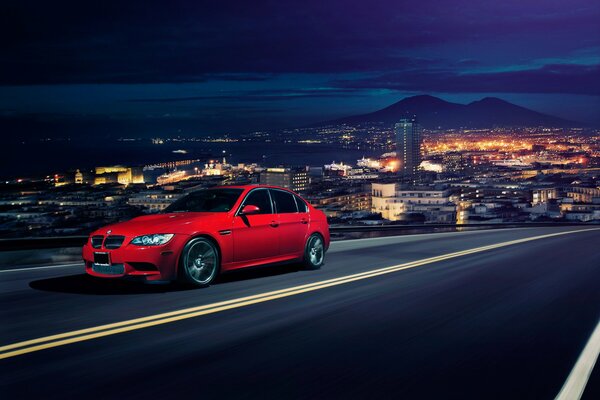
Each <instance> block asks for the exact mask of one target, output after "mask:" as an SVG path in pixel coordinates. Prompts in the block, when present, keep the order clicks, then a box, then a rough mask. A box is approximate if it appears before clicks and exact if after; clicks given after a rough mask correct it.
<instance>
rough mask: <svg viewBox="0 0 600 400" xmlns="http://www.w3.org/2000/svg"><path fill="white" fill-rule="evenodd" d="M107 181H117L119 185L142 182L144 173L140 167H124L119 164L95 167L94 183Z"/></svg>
mask: <svg viewBox="0 0 600 400" xmlns="http://www.w3.org/2000/svg"><path fill="white" fill-rule="evenodd" d="M107 183H119V184H121V185H130V184H135V183H144V174H143V171H142V168H140V167H124V166H121V165H115V166H111V167H96V176H95V177H94V185H103V184H107Z"/></svg>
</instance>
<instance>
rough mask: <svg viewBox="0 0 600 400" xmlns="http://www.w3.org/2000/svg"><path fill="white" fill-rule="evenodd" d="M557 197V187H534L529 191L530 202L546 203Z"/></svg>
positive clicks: (534, 203)
mask: <svg viewBox="0 0 600 400" xmlns="http://www.w3.org/2000/svg"><path fill="white" fill-rule="evenodd" d="M553 199H558V189H556V188H555V187H551V188H536V189H533V190H532V191H531V204H532V205H536V204H539V203H547V202H548V201H549V200H553Z"/></svg>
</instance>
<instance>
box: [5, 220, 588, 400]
mask: <svg viewBox="0 0 600 400" xmlns="http://www.w3.org/2000/svg"><path fill="white" fill-rule="evenodd" d="M584 229H585V228H574V227H557V228H522V229H506V230H490V231H472V232H458V233H439V234H425V235H413V236H400V237H385V238H376V239H364V240H353V241H342V242H335V243H333V244H332V247H331V249H330V251H329V252H328V254H327V259H326V265H325V266H324V267H323V268H322V269H321V270H319V271H303V270H299V269H298V268H297V267H293V266H279V267H266V268H260V269H255V270H251V271H243V272H237V273H231V274H227V275H224V276H222V277H221V278H220V279H219V282H218V283H217V284H215V285H213V286H211V287H209V288H206V289H187V288H179V287H177V286H171V285H167V286H164V285H161V286H149V285H139V284H132V283H127V282H121V281H98V280H94V279H92V278H89V277H87V276H85V275H83V274H82V266H79V265H76V266H68V265H67V266H59V267H56V268H54V267H53V268H38V269H24V270H15V271H0V304H1V309H0V347H1V349H0V350H1V351H0V357H2V355H3V354H4V355H5V358H4V359H0V393H2V398H4V399H13V398H14V399H16V398H30V397H31V398H33V397H34V396H35V397H38V398H44V399H48V398H61V399H64V398H84V397H85V398H148V396H152V397H153V398H154V397H161V396H170V397H184V396H185V397H189V396H192V397H193V398H206V399H212V398H220V399H224V398H236V399H246V398H248V399H252V398H285V399H296V398H311V399H312V398H344V399H347V398H403V399H429V398H432V399H440V398H444V399H507V398H511V399H534V398H535V399H552V398H554V397H555V396H556V395H557V394H558V393H559V391H560V390H561V387H563V385H564V384H565V382H566V381H567V378H568V377H569V374H570V373H571V372H572V371H573V367H574V365H575V364H576V362H577V361H578V359H580V360H581V359H582V358H583V354H584V353H585V354H586V355H587V356H588V357H589V356H590V354H591V355H592V356H593V355H594V354H593V353H594V352H595V355H596V356H597V349H592V350H591V352H592V353H590V343H592V342H594V340H590V336H591V335H592V332H594V330H595V329H596V327H597V324H598V321H599V320H600V252H599V251H598V246H599V244H600V230H588V231H584ZM574 231H577V232H574ZM565 232H574V233H568V234H561V235H555V234H558V233H565ZM549 235H555V236H549ZM540 236H543V237H540ZM527 238H536V239H535V240H528V241H521V239H527ZM493 245H496V246H495V247H494V246H493ZM485 246H492V247H491V248H485ZM469 249H476V250H473V251H471V252H469V251H467V250H469ZM461 252H462V253H461ZM434 257H437V258H434ZM423 260H424V261H423ZM385 267H393V268H391V269H387V270H385V269H383V268H385ZM373 271H375V272H373ZM361 273H363V274H362V275H360V274H361ZM348 277H349V278H348ZM336 279H337V280H336ZM265 293H268V294H265ZM240 299H241V300H240ZM228 301H229V302H228ZM179 310H182V311H179ZM161 313H168V314H166V315H159V316H157V315H158V314H161ZM144 317H148V318H145V319H143V320H141V321H132V319H136V318H144ZM122 321H127V322H123V323H122V324H117V325H115V326H109V327H101V328H98V327H99V326H102V325H105V324H112V323H118V322H122ZM85 328H90V329H89V330H88V331H84V332H77V333H71V332H73V331H77V330H81V329H85ZM60 334H64V335H63V336H59V337H57V338H49V339H43V340H40V341H39V342H35V341H34V342H32V343H23V342H24V341H29V340H32V339H37V338H44V337H47V336H49V335H60ZM13 343H21V344H20V345H16V346H14V347H12V348H10V346H9V348H6V346H7V345H11V344H13ZM586 344H587V345H588V346H586ZM592 344H593V343H592ZM36 346H37V347H36ZM23 349H24V350H25V351H22V352H19V351H20V350H23ZM584 349H585V350H584ZM7 354H8V355H7ZM592 358H593V357H592ZM584 361H585V360H584ZM584 364H585V363H584ZM588 364H589V363H588ZM599 368H600V367H596V368H595V370H594V371H593V372H591V376H590V379H589V381H588V382H587V386H583V387H585V392H584V394H583V398H584V399H598V398H600V372H599ZM590 369H591V368H588V370H590ZM588 373H589V371H588ZM575 375H577V374H575ZM574 382H575V381H574ZM576 384H577V382H576ZM584 385H585V380H584ZM583 387H582V388H581V390H583ZM571 396H572V395H569V396H568V397H567V398H569V397H571Z"/></svg>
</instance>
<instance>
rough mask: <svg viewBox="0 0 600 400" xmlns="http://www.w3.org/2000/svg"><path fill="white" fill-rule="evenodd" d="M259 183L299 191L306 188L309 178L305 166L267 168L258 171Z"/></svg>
mask: <svg viewBox="0 0 600 400" xmlns="http://www.w3.org/2000/svg"><path fill="white" fill-rule="evenodd" d="M260 183H261V184H263V185H273V186H281V187H284V188H286V189H290V190H293V191H296V192H301V191H304V190H306V189H308V184H309V183H310V180H309V178H308V172H307V171H306V168H267V169H265V170H264V171H262V172H261V173H260Z"/></svg>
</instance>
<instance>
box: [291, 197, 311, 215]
mask: <svg viewBox="0 0 600 400" xmlns="http://www.w3.org/2000/svg"><path fill="white" fill-rule="evenodd" d="M294 198H295V199H296V205H297V206H298V212H301V213H305V212H308V206H307V205H306V202H305V201H304V200H302V199H301V198H300V197H299V196H295V195H294Z"/></svg>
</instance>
